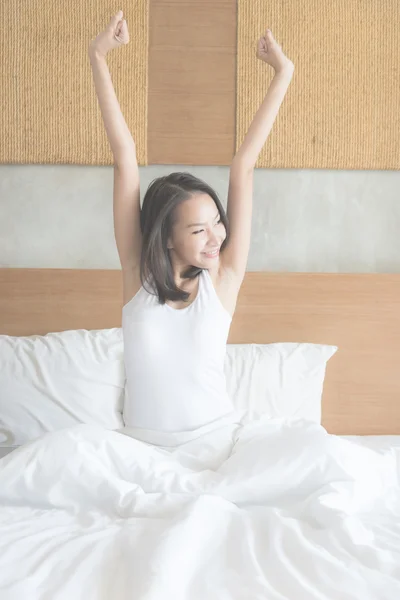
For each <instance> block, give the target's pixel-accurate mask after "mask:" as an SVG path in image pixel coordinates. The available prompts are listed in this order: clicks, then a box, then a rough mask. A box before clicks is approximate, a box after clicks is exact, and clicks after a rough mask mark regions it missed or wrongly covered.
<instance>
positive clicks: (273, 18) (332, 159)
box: [236, 0, 400, 169]
mask: <svg viewBox="0 0 400 600" xmlns="http://www.w3.org/2000/svg"><path fill="white" fill-rule="evenodd" d="M399 24H400V3H399V2H398V0H297V1H296V2H290V1H289V0H268V1H267V2H266V1H264V0H238V52H237V138H236V147H239V145H240V144H241V142H242V140H243V138H244V135H245V133H246V131H247V129H248V126H249V124H250V122H251V119H252V118H253V116H254V114H255V112H256V111H257V109H258V107H259V105H260V103H261V102H262V100H263V98H264V96H265V93H266V90H267V89H268V85H269V82H270V80H271V77H272V73H273V71H272V69H271V67H269V66H268V65H266V64H264V63H262V62H261V61H258V60H256V59H255V56H254V40H257V39H258V38H259V37H260V30H261V33H263V32H264V31H265V29H266V28H267V27H270V29H271V30H272V32H273V33H274V35H275V37H276V39H277V40H278V41H279V43H280V44H281V46H282V48H283V50H284V51H285V53H287V55H288V56H289V57H290V58H291V59H292V60H293V62H294V63H295V66H296V69H295V74H294V77H293V79H292V82H291V85H290V88H289V90H288V93H287V95H286V98H285V100H284V103H283V104H282V107H281V110H280V112H279V114H278V117H277V119H276V121H275V125H274V127H273V130H272V132H271V134H270V136H269V138H268V140H267V142H266V144H265V146H264V148H263V150H262V152H261V154H260V156H259V160H258V162H257V166H258V167H275V168H313V169H399V167H400V67H399V59H400V50H399V48H400V27H399Z"/></svg>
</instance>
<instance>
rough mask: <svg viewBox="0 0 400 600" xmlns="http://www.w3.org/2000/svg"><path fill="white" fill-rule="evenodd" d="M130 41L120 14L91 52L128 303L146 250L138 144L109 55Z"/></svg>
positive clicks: (113, 19) (95, 42)
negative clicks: (110, 159)
mask: <svg viewBox="0 0 400 600" xmlns="http://www.w3.org/2000/svg"><path fill="white" fill-rule="evenodd" d="M115 35H117V36H118V39H119V40H120V41H117V39H116V38H115V37H114V36H115ZM128 42H129V33H128V28H127V25H126V22H125V20H122V11H120V12H118V13H117V14H116V15H114V16H113V17H112V18H111V20H110V22H109V24H108V26H107V27H106V29H105V30H104V31H103V32H101V33H100V34H99V35H98V36H97V38H96V39H95V40H94V41H93V42H91V44H90V46H89V50H88V52H89V58H90V64H91V67H92V72H93V80H94V85H95V89H96V94H97V98H98V101H99V106H100V110H101V115H102V117H103V121H104V126H105V129H106V132H107V137H108V140H109V143H110V146H111V150H112V153H113V155H114V200H113V216H114V233H115V241H116V244H117V249H118V254H119V258H120V263H121V266H122V271H123V276H124V301H125V300H126V298H129V297H130V296H132V295H133V294H134V293H135V291H136V287H137V285H138V281H139V278H138V270H139V264H140V255H141V247H142V233H141V229H140V183H139V167H138V164H137V158H136V146H135V142H134V140H133V137H132V135H131V133H130V131H129V128H128V126H127V124H126V122H125V119H124V117H123V114H122V111H121V108H120V105H119V102H118V99H117V96H116V94H115V91H114V86H113V84H112V80H111V75H110V72H109V69H108V65H107V62H106V55H107V52H109V51H110V50H112V49H113V48H116V47H118V46H119V45H121V44H126V43H128Z"/></svg>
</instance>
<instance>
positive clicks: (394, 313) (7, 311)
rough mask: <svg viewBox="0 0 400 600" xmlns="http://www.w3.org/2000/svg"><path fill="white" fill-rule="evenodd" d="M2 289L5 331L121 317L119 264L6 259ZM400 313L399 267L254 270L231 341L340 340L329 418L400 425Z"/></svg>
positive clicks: (377, 429) (338, 424)
mask: <svg viewBox="0 0 400 600" xmlns="http://www.w3.org/2000/svg"><path fill="white" fill-rule="evenodd" d="M0 289H1V294H0V334H7V335H33V334H42V335H43V334H45V333H47V332H50V331H63V330H67V329H81V328H82V329H103V328H104V329H106V328H110V327H120V326H121V309H122V278H121V271H119V270H76V269H0ZM399 315H400V275H399V274H393V275H392V274H349V273H346V274H336V273H264V272H257V273H247V274H246V277H245V280H244V282H243V285H242V288H241V291H240V295H239V298H238V304H237V309H236V312H235V315H234V318H233V322H232V327H231V331H230V335H229V340H228V342H229V343H262V344H267V343H272V342H310V343H318V344H332V345H336V346H338V347H339V350H338V352H337V353H336V354H335V355H334V356H333V357H332V358H331V359H330V360H329V362H328V367H327V373H326V378H325V385H324V393H323V404H322V419H323V420H322V422H323V425H324V426H325V427H326V428H327V430H328V431H329V432H331V433H336V434H342V435H345V434H354V435H355V434H358V435H366V434H370V435H372V434H377V435H378V434H400V368H399V362H400V319H399Z"/></svg>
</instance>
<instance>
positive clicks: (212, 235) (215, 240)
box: [208, 232, 220, 246]
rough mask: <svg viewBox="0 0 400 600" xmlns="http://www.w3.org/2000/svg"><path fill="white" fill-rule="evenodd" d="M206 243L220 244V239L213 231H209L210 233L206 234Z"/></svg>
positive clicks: (211, 244) (210, 244)
mask: <svg viewBox="0 0 400 600" xmlns="http://www.w3.org/2000/svg"><path fill="white" fill-rule="evenodd" d="M208 244H209V246H219V245H220V241H219V239H218V237H217V236H216V235H215V233H214V232H211V233H210V235H209V236H208Z"/></svg>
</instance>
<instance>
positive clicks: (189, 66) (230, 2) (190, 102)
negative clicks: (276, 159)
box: [148, 0, 237, 165]
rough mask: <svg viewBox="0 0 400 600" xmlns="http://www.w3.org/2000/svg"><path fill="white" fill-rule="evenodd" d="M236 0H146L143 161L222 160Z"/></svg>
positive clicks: (230, 145)
mask: <svg viewBox="0 0 400 600" xmlns="http://www.w3.org/2000/svg"><path fill="white" fill-rule="evenodd" d="M236 14H237V8H236V0H218V2H212V1H210V0H201V1H200V0H198V1H196V2H194V1H189V0H151V2H150V31H149V92H148V164H150V165H151V164H183V165H229V164H230V163H231V160H232V158H233V156H234V148H235V95H236V89H235V81H236Z"/></svg>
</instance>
